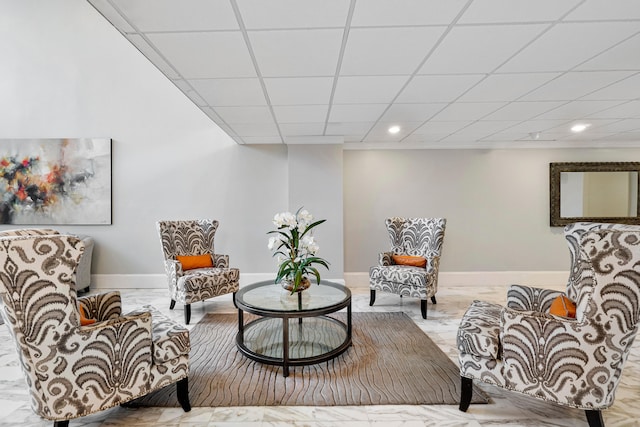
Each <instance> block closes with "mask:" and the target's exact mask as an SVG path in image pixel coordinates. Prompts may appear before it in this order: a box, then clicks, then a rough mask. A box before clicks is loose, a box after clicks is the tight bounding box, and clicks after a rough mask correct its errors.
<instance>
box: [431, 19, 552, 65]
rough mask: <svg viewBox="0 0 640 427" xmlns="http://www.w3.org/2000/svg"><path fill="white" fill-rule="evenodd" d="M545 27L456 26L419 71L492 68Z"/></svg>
mask: <svg viewBox="0 0 640 427" xmlns="http://www.w3.org/2000/svg"><path fill="white" fill-rule="evenodd" d="M545 27H546V25H542V24H536V25H493V26H471V27H455V28H453V29H452V30H451V32H449V34H447V36H446V37H445V39H444V40H443V42H442V43H441V44H440V45H439V46H438V47H437V48H436V50H435V52H434V53H433V54H432V55H431V57H430V58H429V59H427V62H425V64H424V65H423V66H422V68H421V69H420V72H419V74H438V73H488V72H491V71H493V70H495V69H496V68H497V67H498V66H499V65H501V64H502V63H504V62H505V61H506V60H507V59H509V58H510V57H511V56H513V54H515V53H516V52H517V51H518V50H520V49H521V48H522V47H523V46H524V45H525V44H526V43H528V42H529V41H530V40H531V39H532V38H534V37H535V36H536V35H538V34H539V33H540V32H541V31H542V30H543V29H544V28H545ZM487 46H491V48H490V49H487Z"/></svg>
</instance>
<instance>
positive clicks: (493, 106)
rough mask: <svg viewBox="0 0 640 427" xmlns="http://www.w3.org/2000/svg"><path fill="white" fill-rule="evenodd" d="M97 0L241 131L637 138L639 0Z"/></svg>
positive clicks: (318, 137) (295, 137)
mask: <svg viewBox="0 0 640 427" xmlns="http://www.w3.org/2000/svg"><path fill="white" fill-rule="evenodd" d="M89 2H90V3H91V4H92V5H93V6H94V7H95V8H96V9H97V10H98V11H99V12H100V13H101V14H102V15H103V16H104V17H105V18H106V19H107V20H108V21H109V22H111V23H112V24H113V25H114V26H115V27H116V28H117V29H118V30H119V31H120V32H121V33H122V34H123V35H124V36H125V37H126V38H127V39H128V40H129V41H130V42H131V43H133V44H134V45H135V46H136V47H137V48H138V49H139V50H140V52H142V54H144V55H145V56H146V57H147V58H148V59H149V60H150V61H151V62H152V63H153V64H155V65H156V66H157V68H158V69H159V70H160V71H162V72H163V73H164V74H165V75H166V76H167V78H169V79H170V80H171V81H172V82H173V83H175V85H176V86H177V87H178V88H179V89H180V90H182V91H183V92H184V93H185V94H186V95H187V96H188V97H189V98H190V99H191V100H192V101H193V102H194V103H195V104H196V105H197V106H198V107H200V109H202V111H203V112H204V113H205V114H206V115H207V116H209V117H210V118H211V119H212V120H213V121H214V122H215V123H217V124H218V125H219V126H220V127H221V128H222V129H223V130H224V131H225V132H227V133H228V134H229V136H231V137H232V138H233V139H234V140H235V141H236V142H238V143H239V144H282V143H284V144H304V143H313V144H323V143H344V144H345V147H346V148H354V149H357V148H470V147H477V148H486V147H523V146H527V147H531V146H545V147H553V146H558V147H560V146H562V147H567V146H577V147H580V146H585V147H586V146H605V147H607V146H612V147H613V146H616V147H617V146H640V1H638V0H89ZM577 123H585V124H587V125H588V127H587V128H586V130H585V131H583V132H581V133H573V132H572V131H571V130H570V128H571V127H572V126H573V125H574V124H577ZM391 126H398V127H399V132H397V133H395V134H392V133H390V132H389V131H388V129H389V128H390V127H391Z"/></svg>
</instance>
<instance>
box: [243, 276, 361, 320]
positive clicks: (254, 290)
mask: <svg viewBox="0 0 640 427" xmlns="http://www.w3.org/2000/svg"><path fill="white" fill-rule="evenodd" d="M300 296H301V300H302V301H299V299H298V295H297V293H294V294H293V295H291V292H289V291H286V290H285V289H283V288H282V286H281V285H280V284H276V283H275V282H274V281H273V280H266V281H263V282H258V283H254V284H251V285H248V286H245V287H242V288H241V289H240V290H239V291H238V292H237V294H236V303H237V304H239V305H240V306H245V307H247V308H253V309H256V310H261V311H273V312H304V311H314V310H319V309H325V308H329V307H332V306H335V305H340V304H344V303H345V302H346V301H348V300H349V299H350V298H351V291H350V290H349V288H347V287H346V286H344V285H341V284H339V283H334V282H329V281H327V280H321V281H320V284H317V283H316V282H315V281H314V280H312V282H311V286H310V287H309V288H308V289H306V290H304V291H302V293H301V295H300Z"/></svg>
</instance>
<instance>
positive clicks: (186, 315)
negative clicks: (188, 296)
mask: <svg viewBox="0 0 640 427" xmlns="http://www.w3.org/2000/svg"><path fill="white" fill-rule="evenodd" d="M190 320H191V304H185V305H184V324H185V325H188V324H189V321H190Z"/></svg>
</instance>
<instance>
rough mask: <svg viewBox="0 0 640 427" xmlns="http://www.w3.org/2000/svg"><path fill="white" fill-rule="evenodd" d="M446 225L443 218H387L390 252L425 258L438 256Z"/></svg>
mask: <svg viewBox="0 0 640 427" xmlns="http://www.w3.org/2000/svg"><path fill="white" fill-rule="evenodd" d="M446 223H447V220H446V219H445V218H400V217H392V218H387V219H386V220H385V224H386V226H387V230H388V232H389V238H390V239H391V252H393V253H394V254H404V255H413V256H423V257H425V258H430V257H436V256H440V254H441V252H442V242H443V241H444V230H445V226H446Z"/></svg>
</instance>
